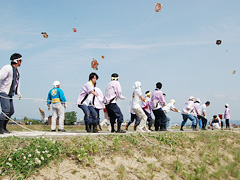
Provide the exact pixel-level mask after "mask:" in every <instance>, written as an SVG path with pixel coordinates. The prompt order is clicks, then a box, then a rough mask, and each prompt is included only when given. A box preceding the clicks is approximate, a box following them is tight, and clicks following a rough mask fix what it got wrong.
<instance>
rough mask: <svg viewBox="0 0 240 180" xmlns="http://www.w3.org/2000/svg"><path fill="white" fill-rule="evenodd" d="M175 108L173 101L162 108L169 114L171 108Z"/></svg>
mask: <svg viewBox="0 0 240 180" xmlns="http://www.w3.org/2000/svg"><path fill="white" fill-rule="evenodd" d="M174 108H175V106H174V105H173V103H168V104H167V105H166V106H164V107H163V108H162V110H163V111H164V112H165V114H167V113H169V111H170V110H171V109H174Z"/></svg>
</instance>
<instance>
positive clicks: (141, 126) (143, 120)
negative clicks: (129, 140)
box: [133, 108, 149, 132]
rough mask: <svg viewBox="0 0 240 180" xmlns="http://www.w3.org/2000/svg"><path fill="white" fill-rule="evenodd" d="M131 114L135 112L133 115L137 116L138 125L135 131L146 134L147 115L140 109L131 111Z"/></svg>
mask: <svg viewBox="0 0 240 180" xmlns="http://www.w3.org/2000/svg"><path fill="white" fill-rule="evenodd" d="M133 112H135V114H136V115H137V117H138V118H139V120H140V124H139V126H138V127H137V131H140V132H145V131H146V132H148V131H149V129H148V128H147V115H146V114H145V112H144V111H143V109H142V108H136V109H133Z"/></svg>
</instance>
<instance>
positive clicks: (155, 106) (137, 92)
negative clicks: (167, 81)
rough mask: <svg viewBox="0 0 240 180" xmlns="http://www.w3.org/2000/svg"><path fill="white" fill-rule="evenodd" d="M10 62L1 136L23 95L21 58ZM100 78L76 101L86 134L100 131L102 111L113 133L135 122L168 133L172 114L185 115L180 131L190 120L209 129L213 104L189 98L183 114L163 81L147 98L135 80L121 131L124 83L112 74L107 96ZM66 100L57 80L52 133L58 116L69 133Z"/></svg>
mask: <svg viewBox="0 0 240 180" xmlns="http://www.w3.org/2000/svg"><path fill="white" fill-rule="evenodd" d="M10 61H11V64H9V65H5V66H3V68H2V69H1V70H0V101H1V109H2V113H1V114H0V134H3V133H9V131H8V130H7V128H6V126H7V123H8V121H9V118H10V117H11V116H12V115H13V113H14V106H13V99H12V97H13V96H14V94H17V95H18V96H19V99H21V97H22V96H21V93H20V74H19V72H18V69H17V68H18V67H20V66H21V63H22V55H21V54H19V53H14V54H13V55H12V56H11V57H10ZM98 78H99V77H98V75H97V74H96V73H94V72H93V73H91V74H90V75H89V78H88V81H87V82H86V83H85V84H84V86H83V87H82V89H81V91H80V94H79V96H78V99H77V106H78V107H79V108H80V109H81V110H82V111H83V113H84V122H85V129H86V131H87V132H93V133H97V132H98V129H97V126H98V125H99V124H100V116H99V113H100V110H102V109H104V113H105V120H106V119H109V120H110V128H109V129H110V130H111V132H116V133H125V132H126V131H125V130H128V127H129V126H130V124H131V123H132V122H133V121H134V120H135V125H134V130H136V131H139V132H150V131H154V130H155V131H166V130H168V129H170V128H171V119H170V118H169V116H168V113H169V112H170V111H173V112H179V113H181V114H182V118H183V121H182V123H181V128H180V130H181V131H183V130H184V129H183V127H184V125H185V124H186V122H187V120H188V119H189V120H191V121H192V129H193V130H194V131H195V130H197V126H198V124H199V127H200V128H201V129H202V130H206V126H207V118H206V114H205V112H206V108H207V107H208V106H209V105H210V102H209V101H207V102H206V103H204V104H202V105H200V103H201V102H200V99H199V98H197V99H195V98H194V97H193V96H190V97H189V99H188V101H187V102H186V103H185V105H184V107H183V109H182V111H179V110H178V109H177V108H175V106H174V104H175V100H174V99H171V100H170V102H169V103H166V101H165V94H164V93H163V92H162V91H161V88H162V83H161V82H157V83H156V88H155V90H154V91H153V92H152V93H151V92H150V90H148V91H146V92H145V97H144V96H143V93H142V90H141V82H139V81H136V82H135V83H134V86H133V88H134V90H133V93H132V98H131V102H130V114H131V120H130V121H129V122H128V123H127V125H126V127H125V130H122V129H121V127H122V126H121V125H122V123H123V122H124V118H123V114H122V112H121V109H120V108H119V106H118V104H117V100H118V99H121V100H124V99H126V98H125V97H124V96H123V95H122V88H121V84H120V82H119V81H118V80H119V75H118V74H117V73H113V74H112V75H111V81H110V82H109V83H108V84H107V87H106V89H105V95H103V93H102V91H101V89H100V88H98V87H97V86H96V85H97V80H98ZM66 101H67V100H66V98H65V96H64V93H63V91H62V90H61V88H60V82H59V81H54V82H53V88H52V89H51V90H50V91H49V93H48V97H47V107H48V110H50V104H52V122H51V130H52V131H53V132H54V131H56V119H57V117H59V127H58V131H61V132H65V131H66V130H65V129H64V108H66ZM225 107H226V110H225V113H224V118H225V119H226V126H227V127H228V128H230V127H229V119H230V109H229V105H228V104H226V105H225ZM151 112H153V114H154V117H155V118H154V119H155V120H154V128H155V129H154V130H153V129H152V125H153V118H152V117H151ZM105 120H104V122H105ZM115 123H117V129H115ZM216 123H217V119H216V117H215V116H214V118H213V120H212V121H211V123H210V125H211V126H214V127H216ZM222 124H223V123H222ZM100 127H101V126H100Z"/></svg>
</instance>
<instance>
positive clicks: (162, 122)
mask: <svg viewBox="0 0 240 180" xmlns="http://www.w3.org/2000/svg"><path fill="white" fill-rule="evenodd" d="M152 111H153V114H154V116H155V123H154V126H155V131H158V130H159V127H160V129H161V128H163V129H165V127H166V115H165V113H164V111H163V110H162V108H159V109H156V110H152Z"/></svg>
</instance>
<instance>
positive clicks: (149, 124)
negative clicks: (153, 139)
mask: <svg viewBox="0 0 240 180" xmlns="http://www.w3.org/2000/svg"><path fill="white" fill-rule="evenodd" d="M143 111H144V113H145V114H146V116H147V121H148V128H149V129H150V128H151V127H152V122H153V120H152V116H151V114H150V113H148V112H147V111H146V110H145V109H143Z"/></svg>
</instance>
